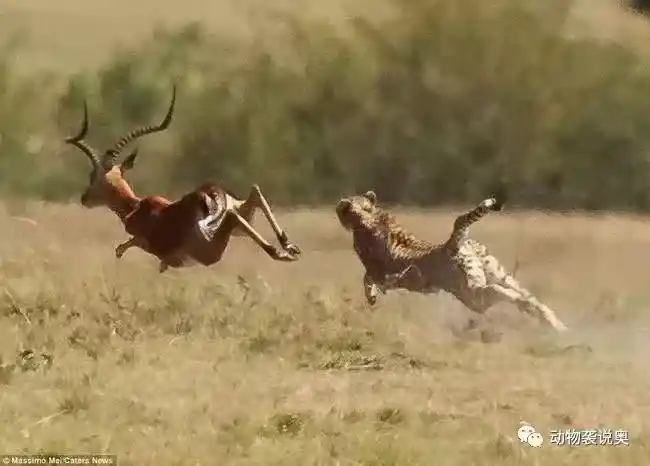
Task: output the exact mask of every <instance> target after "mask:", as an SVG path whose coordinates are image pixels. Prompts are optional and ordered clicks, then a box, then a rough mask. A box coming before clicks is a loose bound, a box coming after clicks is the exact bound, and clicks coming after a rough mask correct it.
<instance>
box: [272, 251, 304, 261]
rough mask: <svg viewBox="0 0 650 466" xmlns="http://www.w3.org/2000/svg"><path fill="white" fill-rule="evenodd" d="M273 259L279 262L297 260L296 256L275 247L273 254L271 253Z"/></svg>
mask: <svg viewBox="0 0 650 466" xmlns="http://www.w3.org/2000/svg"><path fill="white" fill-rule="evenodd" d="M273 256H274V258H275V260H278V261H281V262H294V261H297V260H298V257H297V256H295V255H293V254H291V253H289V252H288V251H278V250H277V249H276V251H275V254H274V255H273Z"/></svg>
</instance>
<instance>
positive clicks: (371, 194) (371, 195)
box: [363, 191, 377, 204]
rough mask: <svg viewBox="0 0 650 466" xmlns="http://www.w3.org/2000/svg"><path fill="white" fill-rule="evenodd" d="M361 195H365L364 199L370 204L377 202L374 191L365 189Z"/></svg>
mask: <svg viewBox="0 0 650 466" xmlns="http://www.w3.org/2000/svg"><path fill="white" fill-rule="evenodd" d="M363 197H365V198H366V199H368V200H369V201H370V202H371V203H372V204H376V203H377V194H375V192H374V191H366V192H365V193H364V194H363Z"/></svg>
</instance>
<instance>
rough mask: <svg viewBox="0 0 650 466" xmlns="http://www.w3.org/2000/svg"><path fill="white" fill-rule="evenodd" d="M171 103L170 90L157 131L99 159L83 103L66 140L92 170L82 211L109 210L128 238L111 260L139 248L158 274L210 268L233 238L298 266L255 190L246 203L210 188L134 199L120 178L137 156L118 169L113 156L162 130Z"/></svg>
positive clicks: (145, 130) (139, 132) (142, 131)
mask: <svg viewBox="0 0 650 466" xmlns="http://www.w3.org/2000/svg"><path fill="white" fill-rule="evenodd" d="M175 101H176V86H174V88H173V90H172V99H171V103H170V105H169V109H168V111H167V114H166V115H165V118H164V119H163V120H162V121H161V122H160V123H159V124H158V125H154V126H142V127H139V128H136V129H134V130H133V131H131V132H129V133H127V134H126V135H125V136H124V137H122V138H121V139H119V140H118V142H117V143H116V144H115V145H114V146H113V147H111V148H109V149H107V150H106V151H105V152H103V153H102V154H100V153H98V152H97V151H96V150H95V149H93V148H92V147H91V146H90V145H89V144H88V143H87V142H86V141H85V137H86V134H87V132H88V128H89V121H88V106H87V104H86V102H85V101H84V105H83V122H82V125H81V129H80V131H79V133H78V134H77V135H75V136H72V137H69V138H66V140H65V142H66V143H67V144H71V145H73V146H75V147H76V148H77V149H79V150H80V151H81V152H83V153H84V154H85V155H86V157H88V160H90V162H91V164H92V171H91V173H90V178H89V183H88V187H87V188H86V190H85V191H84V193H83V194H82V196H81V204H82V205H83V206H84V207H86V208H94V207H98V206H104V207H108V208H109V209H110V210H111V211H113V213H115V215H117V217H118V218H119V219H120V220H121V221H122V223H123V225H124V228H125V230H126V232H127V233H129V234H130V235H132V237H131V238H130V239H128V240H127V241H125V242H123V243H121V244H119V245H118V246H117V248H116V249H115V255H116V256H117V257H118V258H120V257H122V256H123V255H124V253H125V252H126V251H127V250H128V249H130V248H132V247H137V248H140V249H142V250H144V251H146V252H148V253H150V254H152V255H154V256H156V257H157V258H158V259H159V260H160V268H159V270H160V272H161V273H162V272H164V271H165V270H167V268H168V267H174V268H179V267H184V266H188V265H192V264H193V263H199V264H201V265H204V266H210V265H212V264H215V263H217V262H219V260H221V257H222V256H223V253H224V251H225V249H226V247H227V246H228V242H229V241H230V238H231V237H232V236H248V237H249V238H251V239H252V240H253V241H254V242H255V243H256V244H257V245H258V246H260V247H261V248H262V249H263V250H264V251H265V252H266V253H267V254H268V255H269V256H270V257H271V258H273V259H274V260H278V261H295V260H297V259H298V256H299V255H300V254H301V251H300V248H298V246H296V245H295V244H292V243H290V242H289V240H288V237H287V234H286V233H285V231H284V230H283V229H282V228H281V227H280V225H279V224H278V222H277V221H276V219H275V217H274V215H273V212H272V211H271V208H270V206H269V203H268V202H267V200H266V199H265V198H264V195H263V194H262V192H261V190H260V188H259V186H258V185H256V184H253V186H252V188H251V191H250V194H249V195H248V198H246V199H239V198H237V197H235V196H234V195H233V194H232V193H231V192H230V191H228V190H227V189H225V188H223V187H222V186H219V185H218V184H215V183H209V182H208V183H203V184H202V185H200V186H198V187H197V188H196V189H194V190H193V191H191V192H189V193H187V194H185V195H184V196H182V197H181V198H180V199H179V200H177V201H170V200H169V199H167V198H165V197H163V196H159V195H153V196H146V197H139V196H137V195H136V194H135V192H134V190H133V188H131V186H130V185H129V183H128V182H127V181H126V180H125V178H124V175H125V173H126V172H127V171H128V170H130V169H132V168H133V166H134V163H135V159H136V157H137V155H138V150H137V148H136V149H134V150H133V151H132V152H131V153H130V154H129V155H128V156H127V157H126V158H124V160H123V161H122V162H121V163H118V156H119V154H120V153H121V152H122V151H123V149H124V148H125V147H126V146H127V144H129V143H131V142H133V141H135V140H136V139H138V138H140V137H142V136H145V135H147V134H152V133H157V132H161V131H164V130H165V129H167V127H168V126H169V124H170V122H171V120H172V116H173V114H174V104H175ZM258 208H259V209H260V210H261V211H262V212H263V213H264V216H265V217H266V218H267V220H268V222H269V223H270V224H271V227H272V228H273V231H274V232H275V235H276V237H277V238H278V241H279V242H280V245H281V247H282V249H281V250H280V249H279V248H276V247H274V246H272V245H271V244H270V243H269V242H268V241H266V240H265V239H264V238H263V237H262V235H260V234H259V233H258V232H257V230H256V229H255V228H254V227H253V226H252V224H253V219H254V215H255V212H256V209H258Z"/></svg>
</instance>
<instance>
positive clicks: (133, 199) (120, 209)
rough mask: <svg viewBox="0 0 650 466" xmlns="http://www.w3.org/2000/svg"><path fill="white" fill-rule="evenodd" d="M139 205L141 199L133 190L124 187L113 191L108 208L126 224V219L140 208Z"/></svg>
mask: <svg viewBox="0 0 650 466" xmlns="http://www.w3.org/2000/svg"><path fill="white" fill-rule="evenodd" d="M139 203H140V198H139V197H138V196H136V195H135V193H134V192H133V190H132V189H131V188H128V187H127V188H124V187H122V189H115V191H113V193H112V195H111V196H110V199H109V202H108V208H109V209H111V210H112V211H113V213H115V215H117V216H118V217H119V219H120V220H121V221H122V223H124V222H125V220H126V217H127V216H128V215H129V214H130V213H131V212H133V211H134V210H135V209H136V207H138V204H139Z"/></svg>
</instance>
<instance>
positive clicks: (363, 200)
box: [336, 191, 380, 231]
mask: <svg viewBox="0 0 650 466" xmlns="http://www.w3.org/2000/svg"><path fill="white" fill-rule="evenodd" d="M379 212H380V209H379V207H378V206H377V195H376V194H375V192H374V191H367V192H366V193H364V194H362V195H359V196H350V197H344V198H343V199H341V200H340V201H339V202H338V203H337V204H336V215H337V216H338V218H339V221H340V222H341V225H343V227H344V228H345V229H346V230H350V231H354V230H356V229H358V228H363V227H364V226H368V225H370V224H372V223H374V220H375V218H376V217H377V214H378V213H379Z"/></svg>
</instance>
